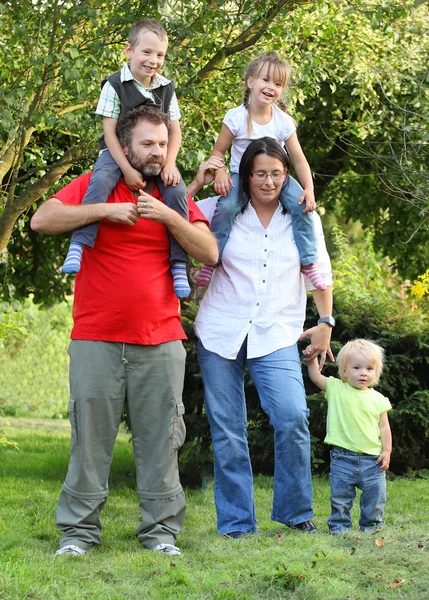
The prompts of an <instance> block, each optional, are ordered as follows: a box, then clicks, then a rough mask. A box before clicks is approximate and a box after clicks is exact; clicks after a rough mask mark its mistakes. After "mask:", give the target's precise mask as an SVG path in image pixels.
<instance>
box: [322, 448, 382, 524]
mask: <svg viewBox="0 0 429 600" xmlns="http://www.w3.org/2000/svg"><path fill="white" fill-rule="evenodd" d="M377 458H378V456H372V455H369V454H360V453H357V452H352V451H351V450H346V449H345V448H339V447H338V446H335V447H334V448H333V449H332V450H331V472H330V475H329V480H330V484H331V514H330V516H329V519H328V526H329V531H330V533H333V534H340V533H343V532H344V531H346V530H347V529H350V528H351V527H352V519H351V516H350V511H351V508H352V504H353V500H354V499H355V497H356V488H359V489H360V490H362V495H361V497H360V519H359V526H360V528H361V530H362V531H373V530H375V529H380V528H381V527H383V511H384V506H385V504H386V473H385V472H384V471H383V472H380V465H377V464H376V460H377Z"/></svg>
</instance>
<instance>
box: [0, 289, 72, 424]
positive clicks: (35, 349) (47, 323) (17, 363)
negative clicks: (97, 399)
mask: <svg viewBox="0 0 429 600" xmlns="http://www.w3.org/2000/svg"><path fill="white" fill-rule="evenodd" d="M70 313H71V311H70V305H69V304H68V303H66V302H64V303H62V304H58V305H56V306H53V307H52V308H50V309H49V310H46V309H39V308H37V307H36V306H34V305H33V303H32V302H31V300H28V301H26V302H25V304H24V305H23V306H22V307H21V309H20V311H19V312H18V313H17V314H19V320H18V321H17V317H15V329H14V330H11V329H10V328H9V334H8V341H7V343H6V344H5V345H4V346H3V347H0V361H1V365H2V368H1V370H0V415H5V416H19V417H24V416H37V417H48V418H52V417H64V416H66V415H67V405H68V396H69V391H68V356H67V346H68V343H69V335H70V329H71V323H72V321H71V314H70ZM24 324H25V327H24ZM17 328H18V331H16V329H17ZM24 332H25V334H26V335H24ZM17 334H19V335H17Z"/></svg>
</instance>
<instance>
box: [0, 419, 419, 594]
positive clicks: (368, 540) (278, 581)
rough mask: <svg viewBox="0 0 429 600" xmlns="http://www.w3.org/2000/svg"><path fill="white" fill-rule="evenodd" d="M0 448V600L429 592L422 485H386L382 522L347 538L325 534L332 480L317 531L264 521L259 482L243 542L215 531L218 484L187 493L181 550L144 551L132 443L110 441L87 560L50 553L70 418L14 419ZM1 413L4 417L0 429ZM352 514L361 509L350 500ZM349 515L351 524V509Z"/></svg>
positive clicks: (266, 490)
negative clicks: (106, 488)
mask: <svg viewBox="0 0 429 600" xmlns="http://www.w3.org/2000/svg"><path fill="white" fill-rule="evenodd" d="M9 422H10V425H11V427H10V429H9V431H8V438H9V439H10V440H13V441H15V442H16V443H17V444H18V447H19V450H16V449H14V448H12V447H1V446H0V598H1V599H7V600H18V599H28V598H31V599H34V600H36V599H40V600H54V599H61V600H81V599H86V598H88V599H89V598H90V599H94V600H107V599H117V600H127V599H130V600H131V599H137V598H139V599H144V598H148V599H151V600H152V599H154V600H157V599H158V598H159V599H163V600H165V599H169V598H174V599H178V600H180V599H188V598H190V599H191V598H195V599H197V598H198V599H200V600H202V599H212V598H213V599H224V598H225V599H228V598H236V599H240V600H244V599H249V600H250V599H257V598H266V599H276V598H283V599H289V598H293V599H302V600H313V599H314V600H319V599H335V600H338V599H344V600H346V599H350V600H358V599H360V600H372V599H373V600H378V599H380V600H384V599H391V598H395V599H396V598H398V599H399V598H412V599H422V600H423V599H425V600H426V599H427V598H428V597H429V533H428V521H429V481H428V480H424V479H416V478H406V477H401V478H395V479H392V480H389V481H388V492H387V493H388V503H387V507H386V512H385V519H386V527H385V529H384V530H383V531H382V532H379V533H377V534H365V535H363V534H361V533H360V532H359V530H358V528H357V527H355V529H354V530H353V531H352V532H348V533H347V534H346V535H344V536H339V537H333V536H329V535H328V533H327V526H326V519H327V517H328V514H329V483H328V481H327V479H325V478H321V477H316V478H315V479H314V510H315V519H314V520H315V522H316V524H317V525H318V527H319V529H320V534H319V535H317V536H310V535H304V534H302V533H300V532H295V531H292V530H289V529H287V528H285V527H283V526H282V525H280V524H278V523H273V522H272V521H271V520H270V518H269V515H270V509H271V493H272V479H271V478H269V477H262V476H258V477H256V480H255V491H256V506H257V514H258V521H259V531H258V533H256V534H255V535H252V536H249V537H248V538H246V539H242V540H230V539H225V538H222V537H219V536H218V535H217V533H216V528H215V510H214V504H213V484H212V482H210V481H209V482H208V485H207V486H206V487H205V489H204V490H201V489H192V490H191V489H188V490H186V494H187V500H188V510H187V516H186V521H185V527H184V529H183V531H182V533H181V535H180V537H179V539H178V545H179V546H180V548H181V549H182V552H183V555H182V556H179V557H175V556H173V557H168V556H164V555H158V554H156V553H154V552H150V551H144V550H142V549H141V547H140V546H139V544H138V542H137V540H136V538H135V537H134V530H135V528H136V526H137V524H138V521H139V512H138V507H137V497H136V495H135V490H134V483H135V478H134V467H133V460H132V451H131V445H130V443H129V441H128V436H127V434H126V433H124V432H122V433H121V434H120V436H119V438H118V442H117V445H116V451H115V457H114V462H113V465H112V471H111V477H110V495H109V500H108V503H107V504H106V507H105V509H104V511H103V514H102V520H103V526H104V529H103V544H102V545H101V546H100V547H99V548H96V549H94V550H93V551H92V552H90V553H88V554H87V555H85V556H84V557H71V556H61V557H55V556H54V552H55V550H56V549H57V547H58V542H59V533H58V532H57V531H56V529H55V509H56V503H57V500H58V494H59V491H60V487H61V484H62V481H63V479H64V476H65V472H66V468H67V460H68V446H69V428H68V423H67V422H66V421H61V420H60V421H56V420H45V421H40V420H30V419H28V420H19V419H16V420H14V419H9ZM4 423H5V420H4V419H0V427H1V426H2V425H4ZM355 508H356V509H357V507H355ZM356 509H355V510H354V522H355V523H356V522H357V518H358V511H357V510H356Z"/></svg>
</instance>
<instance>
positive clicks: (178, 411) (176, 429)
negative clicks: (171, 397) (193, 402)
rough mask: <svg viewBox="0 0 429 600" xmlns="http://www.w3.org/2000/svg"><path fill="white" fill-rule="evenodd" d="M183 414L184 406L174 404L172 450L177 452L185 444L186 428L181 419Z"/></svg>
mask: <svg viewBox="0 0 429 600" xmlns="http://www.w3.org/2000/svg"><path fill="white" fill-rule="evenodd" d="M184 414H185V406H184V404H183V403H182V402H181V403H180V404H176V407H175V410H174V423H173V443H172V450H173V452H174V451H175V450H178V449H179V448H181V447H182V446H183V444H184V442H185V437H186V427H185V421H184V419H183V415H184Z"/></svg>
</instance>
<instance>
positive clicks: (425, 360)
mask: <svg viewBox="0 0 429 600" xmlns="http://www.w3.org/2000/svg"><path fill="white" fill-rule="evenodd" d="M334 236H335V241H336V246H337V248H338V256H337V257H336V259H335V261H334V263H333V264H334V274H335V293H334V299H335V311H334V314H335V317H336V320H337V326H336V327H335V330H334V335H333V341H332V349H333V351H334V354H336V353H337V352H338V350H339V349H340V348H341V347H342V346H343V345H344V344H345V343H346V342H347V341H349V340H350V339H353V338H357V337H363V338H367V339H372V340H374V341H375V342H376V343H377V344H380V346H382V347H383V348H384V349H385V351H386V362H385V367H384V372H383V375H382V378H381V382H380V384H379V386H378V387H377V389H378V390H379V391H380V392H381V393H382V394H384V395H386V396H387V397H388V398H389V399H390V401H391V403H392V406H393V410H392V411H391V412H390V414H389V418H390V422H391V428H392V435H393V454H392V460H391V470H393V471H394V472H395V473H404V472H406V471H409V470H420V469H424V468H428V467H429V392H428V391H427V390H428V389H429V368H428V366H429V325H428V323H427V319H426V316H425V315H424V314H422V313H421V311H419V310H418V308H417V306H416V305H415V303H414V304H413V302H412V301H410V300H409V299H408V297H407V293H406V290H405V289H404V286H403V285H401V284H400V282H398V280H397V279H396V278H395V276H394V274H393V272H392V268H391V266H390V265H389V263H388V262H387V261H382V260H380V258H379V257H378V256H377V255H376V254H375V253H374V251H373V247H372V237H371V235H370V234H367V235H366V240H365V243H364V244H363V246H362V247H361V248H360V249H358V250H359V252H358V253H357V254H356V253H353V252H352V251H351V249H350V248H349V246H348V244H347V242H346V239H345V237H344V235H343V234H342V232H341V231H340V230H339V229H334ZM196 312H197V306H196V305H195V304H192V303H190V304H188V305H187V306H186V309H185V311H184V315H183V321H184V326H185V329H186V332H187V335H188V337H189V340H188V342H187V343H186V347H187V351H188V359H187V372H186V377H185V392H184V402H185V406H186V415H185V421H186V425H187V431H188V433H187V441H186V443H185V446H184V448H183V450H182V452H181V455H180V466H181V472H182V474H183V476H184V479H185V481H186V482H191V483H198V482H199V481H200V480H201V477H202V476H203V475H204V473H207V472H211V471H212V450H211V445H210V430H209V425H208V422H207V418H206V416H205V412H204V402H203V385H202V381H201V375H200V372H199V367H198V359H197V352H196V338H195V334H194V332H193V329H192V324H193V320H194V318H195V315H196ZM316 320H317V316H316V309H315V306H314V304H313V302H312V300H311V298H309V300H308V306H307V319H306V325H307V327H311V326H313V325H314V323H315V321H316ZM303 374H304V383H305V386H306V390H307V393H308V404H309V407H310V412H311V414H310V432H311V434H312V463H313V469H314V470H317V471H325V470H327V468H328V466H329V448H328V447H327V446H326V445H325V444H324V443H323V440H324V438H325V435H326V428H325V423H326V401H325V399H324V397H323V394H321V393H320V392H319V391H318V389H317V388H315V386H314V385H313V384H312V382H311V381H310V379H309V378H308V375H307V369H306V367H305V363H303ZM324 374H325V375H326V376H330V375H332V376H335V377H336V376H337V375H338V373H337V368H336V366H335V365H333V364H329V363H328V364H327V366H326V367H325V368H324ZM246 396H247V409H248V421H249V428H248V441H249V448H250V453H251V457H252V465H253V469H254V472H255V473H263V474H272V473H273V451H274V450H273V434H272V428H271V426H270V424H269V421H268V417H267V416H266V415H265V414H264V413H263V411H262V410H261V408H260V405H259V399H258V395H257V392H256V390H255V388H254V386H253V384H252V382H251V381H250V379H249V377H248V375H247V374H246Z"/></svg>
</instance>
